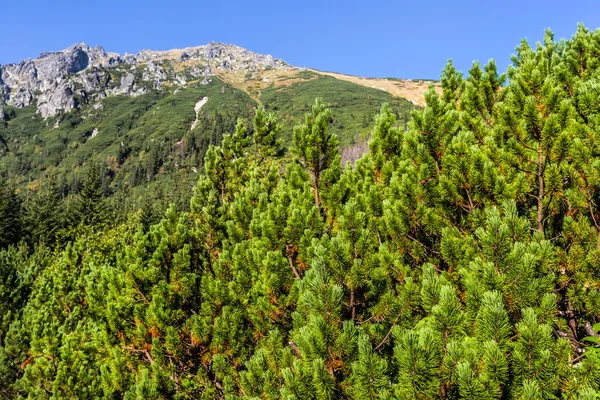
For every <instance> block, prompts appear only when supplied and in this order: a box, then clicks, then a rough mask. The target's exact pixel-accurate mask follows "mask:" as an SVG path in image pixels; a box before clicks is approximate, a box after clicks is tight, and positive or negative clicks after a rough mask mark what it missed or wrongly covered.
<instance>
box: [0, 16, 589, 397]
mask: <svg viewBox="0 0 600 400" xmlns="http://www.w3.org/2000/svg"><path fill="white" fill-rule="evenodd" d="M599 53H600V31H590V30H588V29H587V28H585V27H584V26H580V27H579V28H578V30H577V32H576V33H575V35H574V36H573V37H572V38H571V39H570V40H564V41H560V42H557V41H555V40H554V38H553V35H552V33H551V32H550V31H548V32H547V33H546V35H545V38H544V41H543V43H538V44H537V45H536V46H535V47H531V46H530V45H529V44H528V43H527V42H526V41H523V42H521V44H520V45H519V46H518V47H517V49H516V54H515V55H514V56H513V57H512V64H511V66H510V67H509V68H508V71H507V72H506V73H500V72H499V71H498V70H497V67H496V64H495V62H494V61H489V62H488V63H487V64H485V65H484V66H481V65H480V64H479V63H474V64H473V66H472V68H471V69H470V70H469V71H468V74H466V75H463V74H461V73H460V72H458V71H457V70H456V69H455V68H454V66H453V64H452V62H448V64H447V65H446V67H445V68H444V70H443V72H442V76H441V81H440V82H441V88H442V90H441V91H440V92H438V91H437V90H436V88H435V87H434V86H431V88H430V90H429V91H428V92H427V94H426V96H425V103H426V105H425V107H424V108H422V109H420V108H416V109H413V110H412V111H411V114H410V119H406V120H405V119H404V117H403V115H402V114H401V113H399V112H398V107H400V102H399V101H398V100H390V101H389V103H385V104H383V105H381V106H380V109H379V112H378V114H377V115H375V116H374V117H373V121H372V122H371V121H369V118H367V121H366V125H368V129H369V130H370V134H369V142H368V152H367V153H366V154H364V155H363V156H362V157H361V158H360V159H359V160H357V161H356V162H355V163H354V164H350V163H346V164H342V159H341V155H340V143H341V142H343V141H344V140H346V139H344V137H343V136H342V133H341V132H342V131H344V127H345V128H346V129H350V130H352V132H350V133H349V135H353V134H354V129H356V125H353V123H352V122H348V121H350V120H349V119H346V120H345V122H340V121H344V118H341V117H340V118H339V119H337V118H336V109H337V108H338V107H341V106H340V105H339V104H336V101H335V100H333V99H330V98H327V99H326V100H323V99H321V98H317V99H316V100H312V99H311V101H310V103H307V102H308V101H309V100H308V97H310V96H312V95H313V93H314V92H316V91H318V87H319V84H323V85H325V87H329V86H328V85H333V83H332V82H334V81H333V80H332V79H333V78H328V77H327V78H317V79H314V78H311V76H310V75H307V78H308V79H307V81H306V82H301V83H294V84H292V85H291V86H289V87H288V88H285V89H281V90H276V89H275V88H272V89H269V90H267V91H265V92H263V94H262V95H261V96H260V101H261V104H258V103H251V102H252V101H255V100H254V99H253V98H250V97H248V96H247V94H245V92H243V91H239V90H237V89H235V88H234V87H232V86H227V85H225V86H224V84H223V82H220V83H219V82H217V78H214V80H213V82H212V83H211V84H209V85H206V88H202V89H200V90H202V91H204V90H206V91H207V92H200V91H195V90H196V89H194V88H189V89H185V90H182V91H180V92H178V93H177V94H164V93H162V92H156V93H155V92H152V91H150V92H148V93H145V94H143V95H140V96H138V97H135V98H125V97H124V98H116V97H115V98H112V99H111V98H107V99H106V100H107V102H112V101H114V102H118V104H119V106H115V107H108V106H106V105H105V106H104V108H103V109H102V110H100V111H98V113H97V114H94V115H90V116H88V115H87V114H86V115H85V117H86V118H83V117H82V115H81V113H80V111H77V110H73V111H71V112H70V113H68V114H66V115H64V118H63V119H62V122H61V123H60V126H59V128H57V129H56V130H53V131H50V130H47V131H46V130H45V129H47V128H46V127H45V126H43V120H42V119H40V118H39V117H37V116H35V115H34V114H35V110H34V109H33V108H27V107H25V108H11V107H8V108H6V109H5V110H6V111H5V113H6V115H8V122H6V123H5V124H4V127H3V129H4V130H2V131H0V132H1V135H2V137H3V138H4V139H5V142H6V144H7V149H5V153H4V155H3V158H2V159H1V160H0V162H1V164H0V165H1V166H2V168H4V170H5V171H7V173H5V174H4V175H5V177H4V178H3V180H2V181H1V182H0V246H1V248H2V249H1V250H0V395H1V396H2V397H4V398H31V399H39V398H41V399H45V398H53V399H59V398H61V399H62V398H115V399H116V398H125V399H167V398H174V399H192V398H194V399H196V398H201V399H215V398H217V399H230V400H233V399H240V398H251V399H279V398H283V399H290V400H291V399H337V398H349V399H396V398H397V399H526V400H533V399H578V400H592V399H597V398H598V397H599V396H600V347H599V346H600V339H599V338H600V268H598V266H599V265H600V134H599V132H600V130H599V127H600V112H599V110H600V80H599V76H600V62H599V60H600V58H599V57H598V56H599ZM311 79H312V80H311ZM313 84H314V85H315V86H314V87H313V86H312V85H313ZM212 85H214V86H212ZM223 88H224V89H223ZM188 90H189V92H188ZM293 90H296V92H293V93H296V94H297V95H294V94H293V93H289V92H288V91H293ZM206 93H208V94H206ZM344 93H345V95H347V96H348V97H352V96H353V95H352V92H348V91H344ZM219 95H223V97H221V98H222V101H220V102H218V103H216V104H215V103H213V106H211V107H215V108H214V109H211V110H210V112H209V111H207V113H208V114H206V115H204V116H202V118H201V119H200V122H199V124H198V126H197V127H196V128H194V129H192V130H191V131H189V130H188V131H186V129H188V128H187V127H188V126H189V125H190V124H191V123H192V121H193V118H194V116H193V114H192V111H193V105H194V103H195V102H196V101H197V100H198V97H200V98H202V97H201V96H207V97H209V98H211V97H218V96H219ZM178 96H179V97H178ZM278 97H279V98H280V100H279V101H277V100H273V99H277V98H278ZM281 98H284V99H285V100H281ZM342 98H343V97H341V96H340V101H341V99H342ZM379 100H384V99H382V98H377V97H376V96H375V95H373V103H371V104H370V105H374V104H375V103H376V102H377V101H379ZM178 102H186V104H187V106H186V108H185V111H180V109H179V108H178V107H176V105H177V104H178ZM394 102H395V103H394ZM304 103H307V105H305V104H304ZM209 104H210V100H209V102H208V103H207V106H208V105H209ZM248 104H252V106H248ZM346 104H348V103H346ZM350 104H352V105H356V107H357V108H356V110H358V111H357V114H355V116H356V115H358V116H360V117H361V118H362V115H361V114H365V113H366V112H367V111H365V110H366V108H365V104H366V103H365V102H364V100H356V101H355V102H351V103H350ZM190 106H191V107H190ZM253 107H255V108H253ZM181 110H183V108H182V109H181ZM86 112H87V111H86ZM300 113H302V114H303V115H302V118H300V117H299V116H298V115H299V114H300ZM292 115H293V116H294V118H293V120H292V121H291V122H290V120H289V116H292ZM344 115H346V118H348V114H346V112H345V114H344ZM78 118H79V119H80V120H78ZM70 121H72V122H70ZM94 121H95V123H97V124H101V125H99V126H101V127H102V128H99V131H105V132H107V137H106V139H102V138H101V136H100V135H101V134H98V135H97V136H96V137H94V138H91V135H92V133H91V132H93V130H92V131H90V130H91V129H92V128H93V127H94V126H95V123H93V122H94ZM217 121H218V122H217ZM29 124H38V126H39V129H40V132H44V133H40V134H39V136H36V135H33V134H32V131H31V130H29V129H28V128H27V126H29ZM340 124H341V125H343V126H342V127H340ZM361 126H362V123H361ZM137 133H139V135H138V134H137ZM183 135H185V137H184V140H182V137H183ZM103 140H106V141H105V142H103ZM174 140H180V141H181V143H180V144H179V145H178V146H179V147H177V146H176V147H174V148H171V143H172V142H173V141H174ZM121 143H122V144H121ZM286 145H287V146H286ZM286 147H287V148H286ZM115 152H116V154H117V155H118V156H117V157H114V154H115ZM181 154H183V156H181ZM178 155H179V158H177V156H178ZM113 157H114V158H113ZM200 157H201V158H202V159H201V160H200ZM124 160H126V161H124ZM192 160H193V161H192ZM121 165H122V167H121ZM182 165H183V166H185V168H188V169H189V170H190V171H191V170H192V168H196V169H197V174H196V173H194V172H191V173H182V171H183V170H184V167H179V166H182ZM78 169H81V170H82V171H81V172H82V173H81V174H78V173H77V172H78V171H77V170H78ZM44 174H47V175H44ZM42 177H43V178H42ZM134 177H135V179H134ZM192 179H193V180H194V183H193V184H192V183H190V182H191V181H192Z"/></svg>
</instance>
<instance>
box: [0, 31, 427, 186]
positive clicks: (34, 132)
mask: <svg viewBox="0 0 600 400" xmlns="http://www.w3.org/2000/svg"><path fill="white" fill-rule="evenodd" d="M338 78H340V79H338ZM386 82H387V81H386ZM389 82H391V81H389ZM370 83H372V82H371V81H370V80H364V81H359V82H358V83H357V82H355V81H353V80H352V79H348V78H347V77H346V76H344V75H336V74H330V73H321V72H318V71H314V70H306V69H305V68H298V67H294V66H291V65H289V64H287V63H286V62H285V61H283V60H280V59H277V58H273V57H272V56H270V55H261V54H257V53H253V52H251V51H248V50H246V49H243V48H241V47H238V46H235V45H229V44H222V43H214V42H212V43H209V44H207V45H204V46H197V47H190V48H185V49H175V50H168V51H151V50H144V51H141V52H139V53H138V54H135V55H133V54H125V55H119V54H116V53H111V52H107V51H105V50H104V49H103V48H102V47H90V46H88V45H86V44H84V43H79V44H75V45H73V46H71V47H69V48H68V49H65V50H62V51H59V52H51V53H44V54H42V55H40V57H39V58H37V59H34V60H31V59H28V60H24V61H21V62H19V63H18V64H10V65H5V66H0V137H1V138H2V139H3V141H4V142H5V143H6V147H4V148H2V147H1V146H0V171H1V172H2V175H4V176H6V177H10V178H11V179H12V180H14V181H15V182H16V183H17V185H18V186H19V187H24V185H28V186H29V187H30V188H31V189H35V188H36V187H37V186H39V184H40V183H41V182H42V181H43V180H44V179H46V178H47V177H48V176H59V177H61V180H62V181H65V182H68V183H66V184H65V185H66V189H65V193H72V192H73V191H75V192H76V191H77V190H78V189H77V188H78V186H79V184H78V181H79V178H78V177H79V176H80V175H81V172H80V170H81V169H82V168H83V169H86V168H87V167H89V166H90V165H95V166H98V165H101V166H102V167H103V168H104V169H105V170H106V174H107V175H108V177H109V178H108V181H109V182H110V183H109V186H111V187H112V189H111V190H112V191H114V190H117V188H118V187H122V185H124V184H129V185H131V186H138V185H142V184H148V183H150V182H151V181H153V180H154V179H155V178H156V177H157V176H159V175H165V174H166V175H169V174H173V173H178V174H184V175H186V174H195V172H193V171H198V169H199V168H200V167H201V164H202V160H203V157H204V152H205V151H206V148H207V147H208V145H209V144H218V143H220V139H221V137H222V135H223V133H227V132H231V131H232V130H233V127H234V125H235V121H236V119H237V118H243V119H244V120H246V121H248V120H249V119H250V117H251V116H252V114H253V110H254V109H255V107H257V106H260V105H263V106H265V107H266V108H267V109H268V110H272V111H274V112H275V113H276V114H277V116H278V118H279V121H280V123H281V124H282V125H283V128H284V129H283V132H282V137H283V139H284V141H285V142H287V143H289V141H290V140H291V127H292V126H293V125H294V124H297V123H298V122H301V121H302V119H303V115H304V113H305V112H307V111H308V104H312V103H313V101H314V99H315V98H316V97H323V98H324V100H325V101H326V102H327V103H328V105H329V106H330V107H331V109H332V113H333V115H332V117H333V123H332V130H333V131H334V132H335V133H336V134H338V136H339V139H340V143H341V146H342V148H344V147H347V146H349V145H352V144H354V143H356V142H359V143H360V142H364V141H365V138H366V137H367V136H368V135H369V133H370V126H371V125H372V122H373V117H374V115H375V114H376V113H377V112H378V110H379V108H380V107H381V105H382V104H383V103H390V104H391V105H392V108H393V110H394V112H395V113H396V115H397V117H398V121H399V124H400V125H401V126H402V127H403V128H404V126H405V125H406V122H407V121H408V114H409V112H410V110H411V109H412V108H414V103H416V101H415V100H414V98H415V96H416V98H418V96H421V95H422V91H421V92H418V93H420V94H415V93H412V94H411V96H412V97H411V96H407V97H409V100H407V99H405V98H402V96H398V95H399V94H402V93H401V92H398V91H396V92H394V91H391V93H390V92H387V91H385V90H380V89H381V88H380V87H377V86H376V87H375V88H373V87H369V84H370ZM389 85H392V86H393V85H394V84H393V83H390V84H389ZM389 85H388V86H389ZM419 85H420V86H419V87H420V88H421V89H422V88H424V87H426V85H427V84H425V83H420V84H419ZM392 86H389V87H392ZM388 89H389V88H388ZM201 101H203V103H202V106H201V108H199V109H198V115H196V112H195V107H196V105H198V104H200V102H201ZM411 102H412V103H411ZM196 117H198V120H197V121H196ZM246 125H248V128H249V129H250V130H251V129H252V127H251V126H249V125H250V124H249V123H246ZM63 178H64V179H63Z"/></svg>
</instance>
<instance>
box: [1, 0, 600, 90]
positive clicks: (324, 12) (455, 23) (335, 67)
mask: <svg viewBox="0 0 600 400" xmlns="http://www.w3.org/2000/svg"><path fill="white" fill-rule="evenodd" d="M2 3H3V4H2V6H1V7H0V64H6V63H12V62H18V61H19V60H21V59H23V58H27V57H32V58H33V57H37V56H38V55H39V53H41V52H44V51H51V50H59V49H62V48H65V47H68V46H69V45H71V44H73V43H75V42H86V43H88V44H89V45H102V46H103V47H104V48H105V49H106V50H109V51H116V52H119V53H124V52H126V51H128V52H130V53H134V52H138V51H139V50H142V49H146V48H150V49H156V50H162V49H170V48H175V47H186V46H194V45H200V44H205V43H207V42H209V41H211V40H214V41H221V42H226V43H235V44H237V45H240V46H242V47H246V48H248V49H250V50H253V51H256V52H260V53H267V54H272V55H273V56H275V57H279V58H283V59H284V60H286V61H287V62H289V63H291V64H293V65H297V66H306V67H311V68H316V69H321V70H327V71H337V72H343V73H347V74H354V75H363V76H377V77H398V78H433V79H437V78H438V77H439V75H440V71H441V69H442V68H443V66H444V64H445V63H446V61H447V60H448V59H449V58H452V59H453V60H454V62H455V64H456V65H457V67H458V68H459V69H460V70H462V71H464V72H466V70H467V69H468V68H469V66H470V65H471V62H472V61H473V60H480V61H482V62H486V61H487V60H488V59H490V58H495V59H496V61H497V63H498V66H499V67H500V69H502V70H505V69H506V67H507V66H508V64H509V62H510V58H509V57H510V55H511V54H512V53H513V51H514V48H515V47H516V46H517V45H518V43H519V41H520V40H521V39H522V38H527V39H528V40H529V41H531V42H532V43H533V42H536V41H538V40H541V39H542V37H543V34H544V29H545V28H551V29H552V30H553V31H554V32H555V34H556V37H557V38H561V37H571V35H572V34H573V33H574V32H575V29H576V27H577V23H578V22H583V23H585V24H586V26H588V27H589V28H592V29H596V28H597V27H600V2H598V1H597V0H596V1H592V0H571V1H566V2H565V1H562V2H559V1H556V0H546V1H540V0H533V1H528V0H520V1H515V0H505V1H488V0H478V1H476V0H468V1H449V0H445V1H437V0H435V1H427V0H412V1H400V0H399V1H378V0H371V1H353V0H344V1H340V0H335V1H325V0H322V1H314V0H302V1H293V2H292V1H262V0H254V1H232V0H229V1H228V0H221V1H219V0H217V1H201V0H196V1H179V2H175V1H173V2H167V1H161V2H158V1H151V0H145V1H139V0H119V1H115V0H96V1H93V0H89V1H88V0H77V1H74V0H59V1H56V2H54V1H49V0H21V1H19V0H17V1H6V2H4V1H3V2H2ZM169 3H172V4H169Z"/></svg>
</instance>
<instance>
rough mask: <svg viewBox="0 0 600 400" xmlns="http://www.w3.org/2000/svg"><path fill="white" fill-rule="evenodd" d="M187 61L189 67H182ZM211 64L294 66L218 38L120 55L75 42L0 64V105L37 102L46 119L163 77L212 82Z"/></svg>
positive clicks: (140, 90)
mask: <svg viewBox="0 0 600 400" xmlns="http://www.w3.org/2000/svg"><path fill="white" fill-rule="evenodd" d="M182 62H185V63H186V65H185V66H184V68H180V66H179V65H178V63H182ZM189 63H191V64H192V65H193V66H192V67H187V65H189ZM140 67H143V68H142V73H141V76H139V75H137V76H136V75H135V74H134V72H135V70H136V69H139V68H140ZM213 68H217V69H224V70H229V71H245V72H257V71H260V70H264V69H266V68H279V69H282V70H289V69H293V68H294V67H291V66H289V65H288V64H286V63H285V62H284V61H282V60H279V59H276V58H273V57H272V56H270V55H266V56H265V55H261V54H257V53H253V52H251V51H248V50H246V49H243V48H241V47H238V46H234V45H230V44H223V43H217V42H211V43H209V44H207V45H204V46H197V47H189V48H185V49H179V50H168V51H152V50H143V51H140V52H139V53H138V54H129V53H125V54H124V55H123V56H121V55H119V54H116V53H110V52H107V51H105V50H104V49H103V48H102V47H100V46H96V47H89V46H88V45H86V44H85V43H77V44H74V45H73V46H71V47H69V48H67V49H65V50H62V51H56V52H47V53H43V54H41V55H40V56H39V57H38V58H36V59H34V60H31V59H27V60H23V61H21V62H19V63H17V64H9V65H4V66H2V65H0V106H2V105H7V104H8V105H13V106H16V107H27V106H29V105H31V104H34V103H37V110H38V112H39V113H40V114H41V115H42V116H43V117H44V118H47V117H51V116H55V115H57V114H58V113H59V112H61V111H63V112H64V111H69V110H71V109H73V108H76V107H78V106H79V105H78V101H77V99H78V98H79V99H81V100H82V101H83V103H87V102H88V101H98V100H100V99H103V98H105V97H107V96H112V95H116V94H125V95H127V96H138V95H141V94H144V93H146V92H147V91H148V89H147V88H146V87H147V86H148V83H147V82H149V83H150V85H151V86H152V87H153V88H155V89H162V88H164V87H165V83H167V81H168V80H171V82H169V83H172V84H176V85H179V86H184V85H186V84H187V82H188V81H190V80H196V79H200V78H203V79H202V81H201V82H200V83H201V84H202V85H207V84H208V83H210V81H211V80H210V79H209V78H207V77H209V76H215V71H213ZM182 69H183V72H181V70H182ZM111 70H116V71H119V72H120V73H121V74H122V73H125V75H124V76H123V77H122V78H121V80H120V82H117V83H116V84H114V83H113V84H112V85H111V84H110V82H109V80H110V79H109V76H110V75H111ZM175 71H177V73H175ZM171 76H172V78H170V77H171ZM142 81H145V82H146V83H144V84H142ZM76 88H77V89H76ZM96 104H99V103H96Z"/></svg>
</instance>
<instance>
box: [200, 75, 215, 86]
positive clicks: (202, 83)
mask: <svg viewBox="0 0 600 400" xmlns="http://www.w3.org/2000/svg"><path fill="white" fill-rule="evenodd" d="M211 82H212V79H210V78H209V77H208V76H207V77H206V78H204V79H202V82H200V84H201V85H204V86H206V85H208V84H209V83H211Z"/></svg>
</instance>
